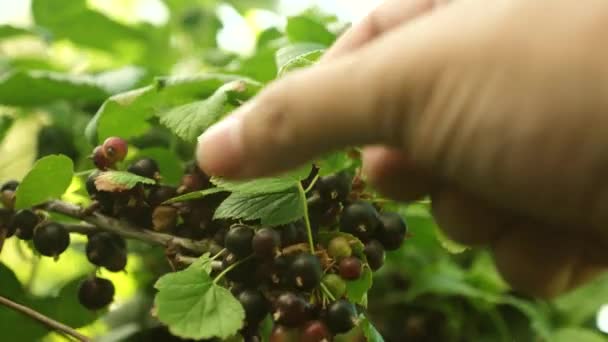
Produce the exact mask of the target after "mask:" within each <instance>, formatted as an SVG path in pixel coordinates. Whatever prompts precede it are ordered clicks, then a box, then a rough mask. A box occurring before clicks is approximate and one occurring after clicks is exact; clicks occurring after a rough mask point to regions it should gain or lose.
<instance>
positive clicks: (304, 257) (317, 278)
mask: <svg viewBox="0 0 608 342" xmlns="http://www.w3.org/2000/svg"><path fill="white" fill-rule="evenodd" d="M289 271H290V274H291V280H292V282H293V284H294V286H295V287H297V288H298V289H300V290H304V291H308V290H312V289H314V288H315V287H317V285H319V283H320V282H321V277H322V276H323V269H322V268H321V263H320V261H319V258H317V257H316V256H314V255H312V254H308V253H300V254H298V255H297V256H296V257H295V258H294V259H293V261H292V263H291V265H290V267H289Z"/></svg>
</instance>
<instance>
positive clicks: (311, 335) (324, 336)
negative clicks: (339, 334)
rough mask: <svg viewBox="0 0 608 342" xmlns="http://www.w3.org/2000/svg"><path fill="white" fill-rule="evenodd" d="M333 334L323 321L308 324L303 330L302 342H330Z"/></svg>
mask: <svg viewBox="0 0 608 342" xmlns="http://www.w3.org/2000/svg"><path fill="white" fill-rule="evenodd" d="M329 341H331V333H330V332H329V330H328V329H327V326H326V325H325V323H323V322H321V321H310V322H306V324H305V325H304V327H303V328H302V332H301V336H300V342H329Z"/></svg>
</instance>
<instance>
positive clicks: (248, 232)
mask: <svg viewBox="0 0 608 342" xmlns="http://www.w3.org/2000/svg"><path fill="white" fill-rule="evenodd" d="M253 234H254V232H253V229H251V227H248V226H245V225H237V226H234V227H232V228H230V230H229V231H228V233H226V237H225V238H224V247H226V249H227V250H228V251H229V252H230V253H233V254H234V255H236V256H237V257H239V258H244V257H246V256H248V255H250V254H251V253H252V252H253V248H252V243H251V241H252V240H253Z"/></svg>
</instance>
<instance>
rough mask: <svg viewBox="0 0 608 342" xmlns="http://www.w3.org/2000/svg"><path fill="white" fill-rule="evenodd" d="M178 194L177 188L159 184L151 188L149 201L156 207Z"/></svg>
mask: <svg viewBox="0 0 608 342" xmlns="http://www.w3.org/2000/svg"><path fill="white" fill-rule="evenodd" d="M176 195H177V189H176V188H174V187H172V186H168V185H159V186H156V187H154V188H152V189H150V193H149V194H148V197H147V199H146V200H147V202H148V204H149V205H150V206H152V207H156V206H158V205H160V204H161V203H163V202H165V201H168V200H170V199H171V198H173V197H175V196H176Z"/></svg>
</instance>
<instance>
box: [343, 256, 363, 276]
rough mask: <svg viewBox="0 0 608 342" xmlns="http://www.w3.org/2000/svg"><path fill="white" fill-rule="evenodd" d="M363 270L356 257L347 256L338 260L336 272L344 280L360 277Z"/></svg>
mask: <svg viewBox="0 0 608 342" xmlns="http://www.w3.org/2000/svg"><path fill="white" fill-rule="evenodd" d="M362 272H363V264H362V263H361V260H359V259H358V258H357V257H354V256H349V257H347V258H344V259H342V260H341V261H340V264H339V266H338V273H340V277H342V278H344V279H346V280H355V279H359V277H361V273H362Z"/></svg>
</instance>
